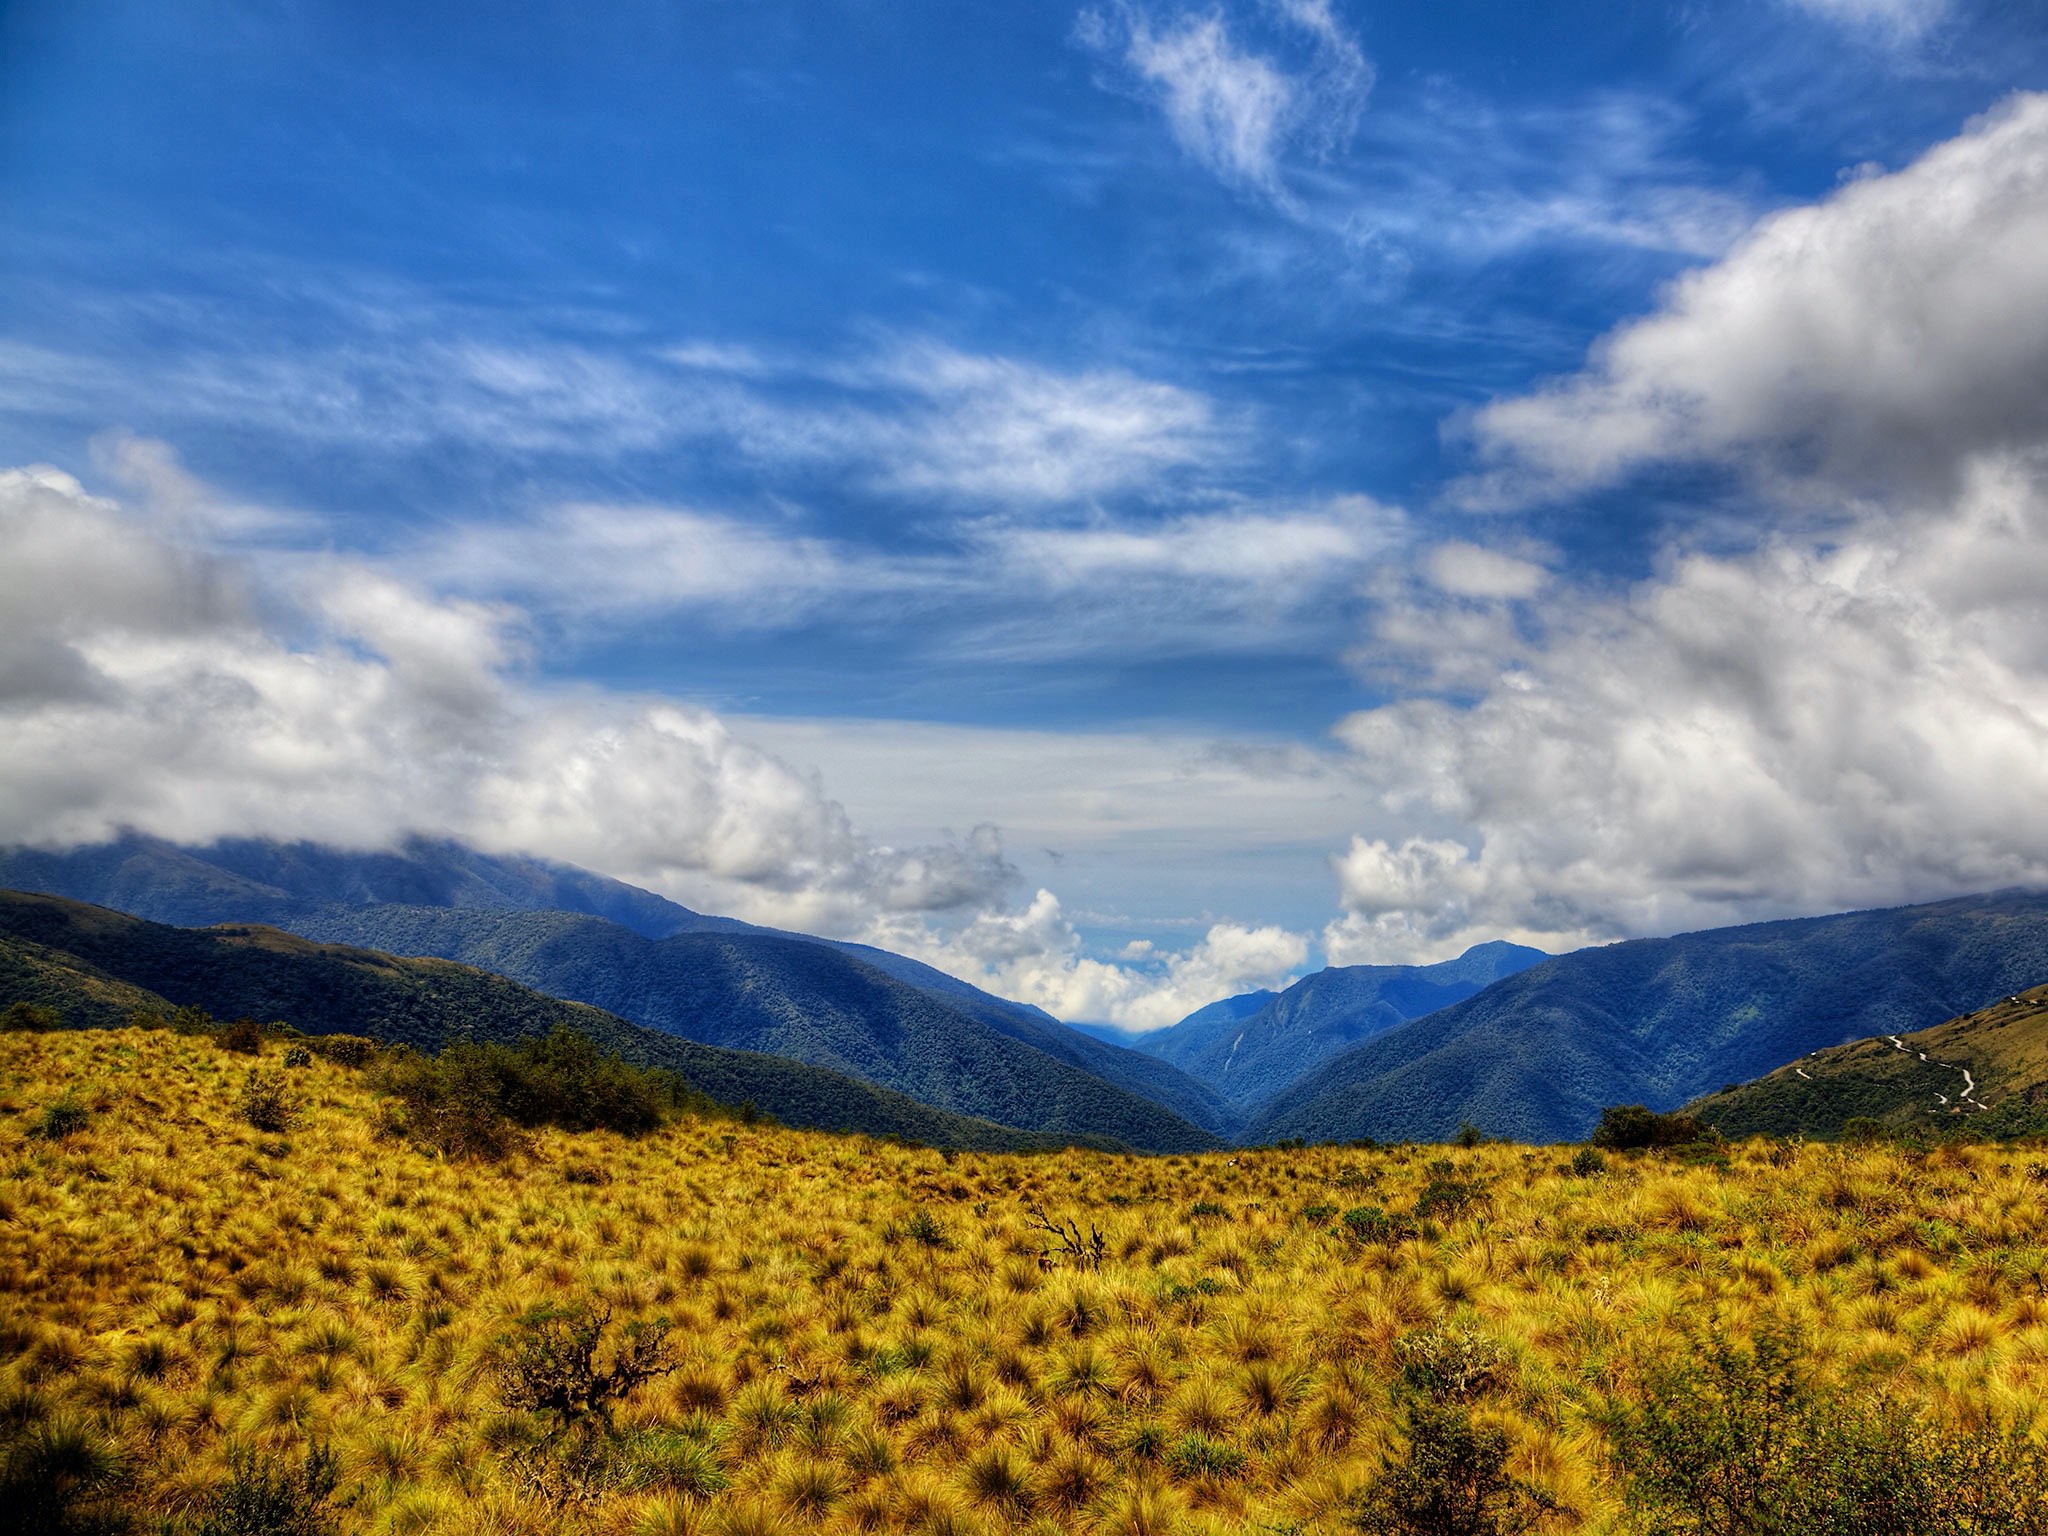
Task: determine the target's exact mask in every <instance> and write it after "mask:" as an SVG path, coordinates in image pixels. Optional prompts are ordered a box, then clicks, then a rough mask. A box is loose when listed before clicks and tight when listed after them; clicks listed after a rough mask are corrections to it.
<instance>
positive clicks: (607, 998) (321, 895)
mask: <svg viewBox="0 0 2048 1536" xmlns="http://www.w3.org/2000/svg"><path fill="white" fill-rule="evenodd" d="M8 883H15V884H18V885H21V886H23V887H24V888H30V889H41V890H46V891H49V892H51V893H52V894H55V895H61V896H67V897H71V898H73V899H77V900H84V901H90V902H96V903H100V904H103V905H107V906H111V907H115V908H118V909H120V910H124V911H130V912H133V913H135V914H136V915H138V916H142V917H148V918H152V919H156V920H160V921H168V922H176V923H186V924H191V923H217V922H261V923H269V924H272V925H274V926H277V927H280V928H284V929H286V930H288V931H291V932H296V933H301V934H305V935H307V936H309V937H315V938H328V939H339V940H342V941H345V942H348V943H353V944H360V945H364V946H366V947H369V948H374V949H381V950H387V951H392V952H398V953H408V954H428V955H437V956H439V957H441V958H444V959H454V960H461V961H464V962H466V963H470V964H479V965H485V966H486V967H487V968H502V965H501V962H500V960H498V959H494V958H493V956H494V955H496V954H497V952H498V939H497V936H496V932H495V931H496V930H497V929H498V928H499V927H500V926H502V925H500V924H498V923H496V922H494V921H493V920H491V919H489V918H487V917H485V916H484V915H483V914H489V913H522V914H526V915H527V916H529V917H532V918H536V919H537V918H538V917H539V916H541V915H543V914H545V913H548V912H557V913H562V914H565V915H568V916H574V917H581V918H590V919H596V920H600V921H604V922H608V923H611V924H613V925H614V926H616V927H618V928H619V929H621V930H622V932H624V933H629V934H631V935H633V936H634V937H636V938H638V939H640V940H643V941H646V942H652V943H661V942H666V941H668V940H671V939H679V938H681V937H683V936H685V935H699V936H703V935H718V936H722V937H725V938H728V939H732V940H736V941H740V942H743V943H745V944H746V945H747V946H748V947H749V948H750V949H751V950H752V951H753V953H754V958H755V960H756V961H757V963H758V966H759V967H761V968H763V969H770V968H772V967H773V966H774V965H776V964H778V963H791V964H794V965H795V968H796V969H797V970H798V971H804V972H811V973H815V972H816V970H817V967H816V966H814V965H807V964H804V963H802V957H801V955H800V954H799V953H798V952H797V951H793V950H790V949H789V948H787V946H788V945H790V944H803V945H809V946H813V947H815V948H817V949H819V950H823V951H827V952H830V953H833V954H836V955H839V956H841V957H843V959H844V961H845V962H846V964H847V965H848V966H849V967H851V968H850V969H845V970H842V971H841V972H840V974H841V975H842V977H844V978H845V979H846V984H847V985H848V986H849V987H852V988H854V989H856V990H858V989H860V988H863V987H865V986H867V982H866V981H865V980H864V979H863V978H865V977H867V976H869V975H870V974H872V973H877V972H879V973H880V974H882V975H885V976H888V977H890V978H891V979H892V980H893V981H895V982H896V983H898V984H899V985H901V986H903V987H905V988H907V989H909V990H910V991H912V992H914V993H916V994H918V995H920V996H922V997H924V998H926V999H928V1000H930V1001H931V1003H932V1004H933V1005H934V1006H936V1007H938V1008H940V1009H942V1010H944V1011H945V1012H946V1013H947V1014H949V1015H951V1016H954V1017H956V1018H957V1019H958V1020H959V1024H958V1029H959V1031H960V1033H961V1034H962V1036H963V1037H965V1038H966V1039H968V1040H969V1041H971V1042H972V1043H973V1044H972V1049H970V1050H969V1052H968V1054H970V1055H973V1056H974V1057H975V1058H976V1059H977V1061H979V1062H980V1065H979V1066H977V1067H976V1068H975V1069H974V1070H973V1071H971V1072H968V1073H966V1074H965V1075H963V1077H962V1078H960V1079H959V1080H957V1081H955V1082H951V1083H944V1082H940V1081H938V1080H936V1079H933V1078H930V1077H929V1076H918V1075H917V1074H915V1073H912V1072H910V1071H909V1070H908V1069H907V1066H906V1064H904V1063H900V1062H898V1063H893V1064H891V1063H887V1062H875V1063H873V1064H871V1066H870V1067H869V1069H868V1070H867V1071H866V1072H865V1073H862V1074H861V1075H866V1076H867V1077H868V1080H869V1081H873V1082H878V1083H880V1084H881V1085H882V1086H885V1087H891V1088H896V1089H898V1090H899V1091H902V1090H904V1089H906V1087H907V1085H909V1084H910V1083H912V1081H913V1080H915V1081H917V1082H919V1083H921V1084H922V1086H921V1087H920V1088H919V1089H918V1090H917V1096H920V1097H922V1096H924V1095H926V1094H929V1095H931V1097H928V1098H926V1100H925V1101H926V1102H931V1103H936V1104H937V1105H938V1106H939V1107H941V1108H946V1109H951V1110H955V1111H957V1112H960V1113H968V1114H976V1115H982V1116H984V1117H985V1118H996V1119H1004V1118H1005V1116H1006V1115H1007V1114H1009V1113H1020V1114H1031V1113H1032V1111H1031V1109H1030V1106H1029V1105H1028V1103H1026V1102H1024V1101H1023V1099H1021V1098H1020V1097H1019V1093H1018V1092H1017V1091H1016V1090H1015V1089H1014V1086H1013V1085H1012V1084H1011V1083H1010V1082H1009V1081H1008V1079H1011V1078H1019V1075H1020V1073H1021V1079H1020V1080H1021V1081H1023V1082H1025V1083H1026V1084H1030V1083H1036V1084H1037V1089H1038V1091H1039V1092H1040V1093H1041V1094H1042V1095H1043V1096H1045V1097H1046V1098H1047V1099H1048V1100H1049V1101H1052V1102H1049V1103H1048V1105H1047V1106H1046V1109H1045V1114H1046V1116H1047V1118H1046V1119H1045V1120H1043V1121H1042V1122H1039V1123H1041V1124H1043V1125H1046V1126H1051V1125H1054V1124H1057V1125H1058V1126H1060V1127H1062V1128H1064V1129H1066V1130H1078V1126H1077V1125H1076V1124H1075V1123H1074V1122H1073V1120H1072V1118H1071V1114H1070V1107H1071V1105H1072V1104H1073V1103H1075V1102H1078V1100H1079V1099H1080V1098H1085V1097H1093V1098H1095V1099H1096V1100H1097V1101H1098V1102H1099V1104H1100V1106H1101V1107H1102V1109H1103V1111H1104V1113H1106V1114H1109V1115H1110V1116H1111V1117H1112V1118H1113V1120H1114V1122H1115V1127H1113V1129H1112V1134H1121V1129H1130V1130H1132V1131H1133V1132H1134V1134H1135V1136H1136V1138H1137V1140H1138V1141H1139V1142H1140V1143H1142V1144H1145V1145H1156V1146H1158V1147H1160V1148H1168V1147H1171V1148H1175V1149H1179V1148H1181V1147H1183V1146H1189V1147H1192V1146H1195V1145H1207V1144H1210V1142H1211V1141H1213V1140H1215V1139H1219V1138H1226V1137H1228V1136H1230V1135H1231V1134H1233V1133H1234V1132H1235V1131H1236V1129H1237V1128H1238V1125H1239V1123H1240V1118H1241V1117H1240V1116H1239V1114H1238V1113H1237V1112H1236V1111H1235V1110H1234V1109H1233V1108H1232V1107H1231V1106H1229V1105H1227V1104H1226V1103H1225V1102H1224V1101H1223V1100H1222V1098H1221V1097H1220V1096H1219V1095H1217V1094H1216V1093H1215V1092H1214V1091H1213V1090H1212V1089H1211V1088H1209V1087H1208V1085H1206V1084H1204V1083H1201V1082H1199V1081H1198V1080H1196V1079H1194V1078H1192V1077H1190V1076H1188V1075H1187V1074H1184V1073H1182V1072H1180V1071H1179V1070H1178V1069H1176V1068H1174V1067H1172V1066H1171V1065H1170V1064H1168V1063H1164V1062H1160V1061H1157V1060H1155V1059H1154V1058H1152V1057H1149V1056H1147V1055H1145V1054H1143V1053H1141V1052H1137V1051H1133V1050H1130V1049H1129V1048H1127V1047H1124V1046H1119V1045H1115V1044H1111V1043H1108V1042H1104V1041H1100V1040H1096V1039H1094V1038H1092V1037H1090V1036H1087V1035H1084V1034H1081V1033H1080V1032H1078V1031H1075V1030H1071V1029H1069V1028H1067V1026H1065V1025H1064V1024H1061V1023H1060V1022H1059V1021H1058V1020H1056V1019H1054V1018H1053V1017H1052V1016H1051V1015H1049V1014H1047V1013H1045V1012H1043V1011H1042V1010H1040V1009H1037V1008H1034V1007H1031V1006H1029V1005H1026V1004H1020V1003H1015V1002H1011V1001H1009V1000H1008V999H1004V998H998V997H995V996H993V995H992V994H989V993H986V992H983V991H981V990H980V989H978V988H976V987H973V986H972V985H970V984H969V983H967V982H964V981H960V980H959V979H957V978H955V977H952V976H948V975H946V974H945V973H944V972H941V971H938V970H936V969H935V968H933V967H931V966H928V965H925V964H924V963H923V962H921V961H917V960H913V959H911V958H909V957H908V956H902V955H895V954H891V953H889V952H887V951H883V950H877V949H874V948H873V947H871V946H866V945H858V944H851V943H847V942H845V941H839V940H829V939H820V938H816V937H814V936H812V935H808V934H790V933H786V932H783V931H781V930H777V929H770V928H762V927H758V926H755V925H752V924H748V923H742V922H740V921H738V920H737V919H732V918H721V917H711V916H707V915H706V914H703V913H699V912H695V911H692V910H691V909H689V908H687V907H683V906H681V905H679V904H677V903H675V902H671V901H669V900H667V898H665V897H661V896H657V895H654V894H653V893H652V892H647V891H642V890H639V889H638V888H637V887H634V886H630V885H627V884H625V883H624V882H621V881H616V880H612V879H610V878H609V877H607V876H603V875H597V874H593V873H592V872H590V871H587V870H579V869H576V868H574V867H573V866H568V865H562V864H556V863H553V862H551V861H547V860H539V859H529V858H520V857H514V856H503V855H493V854H482V853H478V852H477V851H475V850H473V849H470V848H468V847H466V846H465V845H462V844H460V843H454V842H450V841H447V840H435V839H425V838H415V839H413V840H411V841H410V842H408V843H407V844H405V845H403V846H402V847H401V848H399V849H396V850H389V851H383V852H369V853H360V852H353V851H347V850H337V849H332V848H326V847H323V846H322V845H319V844H312V843H295V844H278V843H271V842H266V841H262V840H251V839H240V840H224V841H222V842H219V843H215V844H211V845H207V846H206V847H203V848H190V847H181V846H179V845H176V844H171V843H167V842H164V841H163V840H161V839H156V838H146V837H141V836H138V835H134V834H129V835H128V836H126V837H124V838H122V839H119V840H117V841H116V842H113V843H109V844H102V845H96V846H92V847H87V848H81V849H76V850H72V851H70V852H68V853H51V852H45V851H41V850H35V849H25V848H15V849H8V850H0V885H4V884H8ZM408 896H410V897H428V898H431V900H427V901H417V900H400V899H398V898H401V897H408ZM423 911H445V912H450V913H458V914H469V916H467V917H464V918H459V919H450V920H449V921H447V922H444V923H442V924H439V925H438V926H436V925H430V924H426V923H423V922H422V921H421V920H420V919H419V918H418V916H417V914H418V913H420V912H423ZM558 926H559V925H558ZM465 927H466V928H467V929H469V930H473V931H471V932H468V933H464V932H461V931H460V930H462V929H464V928H465ZM584 933H585V937H586V938H587V939H588V940H589V941H590V942H592V943H605V942H609V941H605V940H602V939H600V937H599V936H598V935H596V934H595V933H594V932H593V931H591V930H588V929H586V930H584ZM622 952H626V953H630V952H632V946H630V945H624V946H623V950H622ZM716 952H717V951H712V950H708V949H707V950H706V951H705V953H706V954H707V955H708V954H711V953H716ZM778 957H779V959H778ZM558 959H559V957H558ZM728 959H729V955H728ZM579 969H580V970H583V971H587V967H584V968H579ZM559 970H560V967H559V966H556V967H554V968H553V969H551V968H548V967H540V966H528V967H527V968H526V969H523V970H515V971H507V972H506V974H512V975H514V976H515V979H517V980H519V981H521V982H523V983H524V984H525V985H528V986H531V987H536V988H539V989H540V990H542V991H547V992H551V993H553V994H554V995H556V996H560V997H566V998H572V999H573V1000H576V1001H581V1002H591V1003H595V1004H597V1005H598V1006H605V1007H611V1008H612V1009H613V1011H615V1012H619V1013H621V1014H622V1015H623V1016H625V1017H628V1018H632V1019H634V1020H635V1021H636V1022H640V1023H647V1024H653V1025H655V1026H656V1027H660V1028H666V1029H670V1030H675V1031H679V1032H681V1033H683V1034H686V1035H690V1034H692V1030H691V1028H690V1025H689V1022H688V1020H687V1018H685V1017H684V1016H683V1015H682V1014H681V1013H679V1012H678V1011H677V1010H675V1009H673V1008H667V1009H665V1008H662V1007H660V1006H658V1001H657V1000H656V999H653V998H651V997H646V996H641V997H638V998H636V999H635V1000H634V1001H632V1002H629V1003H626V1004H624V1005H623V1006H621V1005H620V996H619V994H618V993H617V992H615V991H604V990H601V989H599V988H597V987H596V986H594V985H579V986H564V985H560V984H558V979H559ZM769 992H772V989H769ZM761 995H762V996H763V997H764V998H765V997H766V996H768V995H769V993H768V992H763V993H762V994H761ZM764 1008H765V1004H764ZM839 1017H840V1019H841V1021H842V1024H843V1025H844V1027H846V1028H849V1029H855V1028H858V1023H857V1021H854V1020H852V1019H851V1018H850V1017H849V1016H848V1015H846V1014H845V1013H844V1012H843V1011H842V1012H841V1013H840V1014H839ZM759 1022H760V1031H759V1033H758V1034H757V1036H756V1037H755V1038H752V1039H745V1040H741V1039H737V1038H730V1037H728V1038H725V1039H722V1040H720V1041H718V1042H715V1043H722V1044H727V1045H734V1046H741V1047H744V1048H752V1049H767V1050H773V1049H774V1046H773V1043H772V1040H773V1037H775V1035H776V1033H777V1031H778V1029H780V1028H782V1026H780V1025H778V1024H777V1023H776V1021H775V1020H774V1019H773V1018H771V1017H769V1016H768V1014H767V1013H766V1012H764V1013H763V1016H762V1017H761V1019H760V1021H759ZM987 1033H993V1034H995V1035H999V1036H1002V1037H1004V1038H1005V1039H1007V1040H1009V1041H1011V1042H1014V1043H1015V1044H1017V1045H1020V1046H1023V1047H1025V1048H1027V1049H1029V1050H1031V1051H1033V1052H1035V1053H1037V1055H1038V1056H1039V1057H1042V1058H1044V1060H1043V1061H1042V1062H1037V1061H1030V1060H1026V1059H1023V1058H1019V1057H1017V1056H1016V1055H1015V1053H1014V1052H1009V1053H1007V1059H1008V1060H1009V1061H1010V1063H1011V1066H1010V1069H1009V1070H1008V1071H1006V1072H1004V1073H999V1074H997V1077H996V1079H994V1080H991V1078H990V1077H989V1076H988V1072H987V1069H988V1067H989V1065H990V1064H989V1062H988V1061H987V1060H983V1059H982V1058H983V1057H985V1056H986V1054H987V1052H986V1042H985V1041H983V1040H981V1039H980V1038H979V1037H980V1036H982V1035H984V1034H987ZM807 1050H808V1052H809V1053H808V1054H805V1055H803V1056H802V1059H806V1060H813V1061H816V1062H817V1063H819V1064H821V1065H835V1066H844V1064H845V1062H846V1061H848V1060H851V1059H852V1058H850V1057H844V1056H837V1057H835V1055H834V1054H833V1053H832V1052H831V1051H830V1050H829V1049H827V1048H826V1047H825V1046H824V1045H823V1044H821V1043H819V1042H816V1041H813V1042H812V1043H811V1045H810V1046H808V1047H807ZM1003 1054H1004V1053H1003V1052H1000V1051H999V1052H998V1055H1003ZM1075 1073H1078V1074H1081V1075H1083V1076H1085V1077H1088V1078H1091V1079H1096V1080H1099V1081H1100V1082H1101V1083H1102V1084H1104V1085H1106V1088H1107V1090H1109V1093H1108V1095H1107V1096H1105V1095H1104V1094H1103V1093H1102V1092H1101V1091H1098V1090H1094V1089H1089V1088H1087V1087H1086V1086H1085V1085H1083V1084H1080V1083H1078V1082H1077V1081H1075V1080H1074V1078H1073V1076H1072V1074H1075ZM1155 1109H1156V1110H1158V1111H1161V1112H1163V1114H1164V1115H1165V1117H1166V1118H1165V1119H1161V1118H1160V1117H1159V1115H1158V1114H1155V1113H1154V1111H1155ZM1188 1130H1192V1131H1193V1132H1195V1133H1196V1134H1195V1136H1194V1138H1193V1139H1192V1140H1190V1139H1188V1137H1187V1136H1186V1134H1185V1132H1186V1131H1188Z"/></svg>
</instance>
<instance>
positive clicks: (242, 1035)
mask: <svg viewBox="0 0 2048 1536" xmlns="http://www.w3.org/2000/svg"><path fill="white" fill-rule="evenodd" d="M214 1043H215V1044H217V1045H219V1046H220V1048H221V1049H222V1050H224V1051H234V1052H235V1053H236V1054H238V1055H242V1056H260V1055H262V1054H263V1026H262V1025H261V1024H258V1023H257V1022H256V1021H255V1020H254V1019H237V1020H235V1022H234V1023H232V1024H230V1025H228V1026H227V1028H225V1029H223V1030H222V1031H220V1033H219V1034H217V1035H215V1036H214Z"/></svg>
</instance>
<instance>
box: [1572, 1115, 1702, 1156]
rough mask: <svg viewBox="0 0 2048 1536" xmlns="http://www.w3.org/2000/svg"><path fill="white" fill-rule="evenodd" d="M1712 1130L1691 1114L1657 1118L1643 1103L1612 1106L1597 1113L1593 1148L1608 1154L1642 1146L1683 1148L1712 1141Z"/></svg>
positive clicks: (1632, 1149) (1633, 1149)
mask: <svg viewBox="0 0 2048 1536" xmlns="http://www.w3.org/2000/svg"><path fill="white" fill-rule="evenodd" d="M1713 1135H1714V1132H1713V1130H1712V1129H1711V1128H1710V1127H1709V1126H1708V1125H1707V1124H1706V1122H1705V1121H1703V1120H1700V1119H1698V1118H1696V1117H1694V1116H1692V1115H1680V1114H1669V1115H1660V1114H1658V1113H1657V1112H1656V1111H1655V1110H1653V1109H1650V1108H1649V1107H1647V1106H1646V1105H1642V1104H1614V1105H1610V1106H1609V1107H1607V1108H1606V1109H1603V1110H1602V1111H1600V1123H1599V1124H1598V1125H1597V1126H1595V1127H1594V1128H1593V1145H1594V1146H1596V1147H1605V1148H1606V1149H1607V1150H1608V1151H1610V1152H1630V1151H1635V1150H1638V1149H1640V1148H1644V1147H1682V1146H1685V1145H1687V1144H1688V1143H1691V1142H1696V1141H1707V1140H1711V1139H1712V1138H1713Z"/></svg>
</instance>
